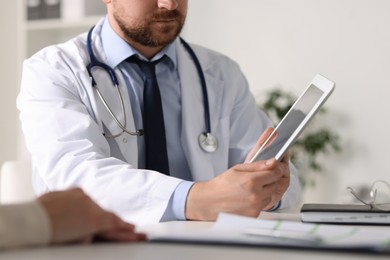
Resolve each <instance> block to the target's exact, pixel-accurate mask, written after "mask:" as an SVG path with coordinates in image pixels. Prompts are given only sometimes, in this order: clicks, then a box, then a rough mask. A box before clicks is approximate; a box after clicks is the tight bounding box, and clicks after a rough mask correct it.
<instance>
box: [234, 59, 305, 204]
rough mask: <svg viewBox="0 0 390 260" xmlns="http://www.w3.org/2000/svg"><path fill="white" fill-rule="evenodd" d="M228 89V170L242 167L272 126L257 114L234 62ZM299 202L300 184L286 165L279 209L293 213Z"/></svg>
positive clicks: (292, 168) (249, 93)
mask: <svg viewBox="0 0 390 260" xmlns="http://www.w3.org/2000/svg"><path fill="white" fill-rule="evenodd" d="M230 64H231V65H230V74H231V75H234V76H233V77H230V78H231V79H232V80H231V81H230V82H228V84H230V85H229V87H228V88H229V89H233V91H236V93H235V94H234V95H229V96H230V97H234V98H232V99H231V100H230V101H229V100H228V101H227V102H231V103H232V104H231V105H229V106H230V107H232V111H231V115H230V136H231V138H230V151H229V167H231V166H233V165H235V164H237V163H242V162H243V161H244V160H245V158H246V156H247V154H248V153H249V151H250V150H251V149H252V147H253V145H254V144H255V143H256V141H257V139H258V138H259V137H260V135H261V134H262V132H263V131H264V130H265V129H266V127H270V126H272V124H271V122H270V120H269V118H268V117H267V116H266V115H265V113H264V112H263V111H262V110H260V109H259V108H258V106H257V104H256V101H255V98H254V97H253V95H252V93H251V92H250V89H249V86H248V82H247V80H246V78H245V77H244V75H243V73H242V72H241V70H240V68H239V66H238V65H237V64H236V63H235V62H230ZM299 200H300V184H299V179H298V176H297V170H296V168H295V167H294V165H292V164H291V163H290V186H289V188H288V190H287V191H286V193H285V194H284V196H283V198H282V201H281V205H280V207H279V208H280V209H288V208H289V209H293V208H295V207H296V206H297V205H298V203H299Z"/></svg>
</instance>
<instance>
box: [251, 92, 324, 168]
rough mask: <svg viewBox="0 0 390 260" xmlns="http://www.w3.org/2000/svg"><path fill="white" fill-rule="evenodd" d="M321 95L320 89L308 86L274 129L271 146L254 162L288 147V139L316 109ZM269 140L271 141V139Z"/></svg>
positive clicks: (267, 157) (272, 155)
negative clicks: (274, 133)
mask: <svg viewBox="0 0 390 260" xmlns="http://www.w3.org/2000/svg"><path fill="white" fill-rule="evenodd" d="M323 94H324V92H323V91H322V90H321V89H319V88H318V87H316V86H315V85H313V84H310V85H309V87H308V88H307V89H306V91H305V92H304V93H303V95H302V96H301V97H300V99H298V100H297V101H296V103H295V104H294V105H293V106H292V108H291V109H290V110H289V112H288V113H287V114H286V116H285V117H284V118H283V120H282V121H281V122H280V123H279V125H278V126H277V127H276V129H275V130H276V132H277V137H276V139H275V140H274V141H273V142H272V144H271V145H269V146H268V147H267V148H266V149H264V150H263V151H261V152H260V154H259V155H258V156H257V158H256V159H254V161H258V160H267V159H270V158H274V157H276V156H277V155H278V152H279V151H281V149H282V148H283V146H285V145H286V144H287V145H288V144H289V143H291V142H292V141H294V140H290V142H287V141H288V139H289V138H290V137H291V136H292V135H293V133H294V131H296V130H297V129H298V128H299V126H300V125H301V124H302V122H303V121H304V119H305V118H306V117H307V116H308V115H309V113H310V112H311V111H312V110H313V109H315V108H316V107H318V106H316V104H317V103H318V102H319V101H320V100H321V98H322V96H323ZM299 130H302V129H298V131H299ZM297 136H298V135H297ZM297 136H296V137H297ZM269 139H270V140H272V138H269ZM277 159H278V158H277Z"/></svg>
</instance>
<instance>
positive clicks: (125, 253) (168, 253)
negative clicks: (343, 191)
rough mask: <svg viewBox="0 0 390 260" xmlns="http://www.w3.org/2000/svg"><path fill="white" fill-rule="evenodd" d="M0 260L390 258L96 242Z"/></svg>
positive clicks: (185, 225) (152, 229)
mask: <svg viewBox="0 0 390 260" xmlns="http://www.w3.org/2000/svg"><path fill="white" fill-rule="evenodd" d="M298 217H299V215H296V214H278V215H275V213H274V214H263V216H262V218H265V219H275V218H282V219H297V218H298ZM212 225H213V223H211V222H192V221H174V222H167V223H160V224H156V225H150V226H143V227H140V228H139V230H140V231H144V232H147V233H154V234H156V233H159V232H167V231H174V230H175V229H179V230H183V229H197V230H199V229H207V228H210V227H211V226H212ZM0 259H1V260H3V259H18V260H23V259H28V260H31V259H37V260H38V259H39V260H46V259H47V260H48V259H58V260H61V259H64V260H65V259H66V260H68V259H72V260H73V259H93V260H97V259H129V260H130V259H134V260H136V259H142V260H148V259H153V260H176V259H186V260H192V259H194V260H204V259H223V260H230V259H232V260H233V259H234V260H237V259H242V260H249V259H257V260H258V259H264V260H279V259H288V260H305V259H308V260H313V259H315V260H327V259H329V260H335V259H345V260H347V259H351V260H352V259H353V260H356V259H357V260H359V259H390V256H389V255H375V254H361V253H353V252H351V253H346V252H342V253H341V252H332V251H329V252H327V251H310V250H298V249H281V248H260V247H259V248H255V247H245V246H222V245H199V244H198V245H196V244H173V243H172V244H171V243H169V244H168V243H148V242H143V243H134V244H118V243H98V244H93V245H69V246H57V247H40V248H24V249H17V250H9V251H3V252H0Z"/></svg>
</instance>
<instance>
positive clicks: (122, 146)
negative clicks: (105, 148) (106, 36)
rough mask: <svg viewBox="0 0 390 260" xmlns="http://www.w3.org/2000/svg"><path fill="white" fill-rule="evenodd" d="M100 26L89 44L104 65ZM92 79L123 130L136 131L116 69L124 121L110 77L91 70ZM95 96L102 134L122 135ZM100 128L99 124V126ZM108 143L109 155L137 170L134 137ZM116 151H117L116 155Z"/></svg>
mask: <svg viewBox="0 0 390 260" xmlns="http://www.w3.org/2000/svg"><path fill="white" fill-rule="evenodd" d="M101 25H102V23H101V22H99V23H98V24H97V25H96V27H95V29H94V33H93V38H92V42H93V45H94V50H95V55H96V57H97V59H98V60H99V61H102V62H104V63H106V62H107V58H106V56H105V54H104V51H103V47H102V45H101V40H100V38H96V37H99V36H98V35H100V30H101ZM92 73H93V75H94V78H95V81H96V83H97V87H98V88H99V90H100V92H101V93H102V96H103V97H104V99H105V100H106V102H107V103H108V106H109V107H110V109H111V110H112V112H113V114H114V115H115V116H116V117H117V118H118V120H119V122H121V123H122V124H124V122H126V129H128V130H130V131H135V124H134V118H133V112H132V109H131V105H130V97H129V93H128V90H127V87H126V82H125V80H124V78H123V75H122V72H121V71H120V70H119V69H118V68H115V74H116V76H117V78H118V82H119V86H118V87H119V89H120V91H121V95H122V100H123V104H124V107H125V113H126V119H125V118H124V113H123V111H122V104H121V101H120V99H119V96H118V92H117V89H116V87H115V86H114V85H113V83H112V80H111V77H110V76H109V74H108V73H107V72H106V71H105V70H103V69H101V68H99V67H98V68H96V69H93V72H92ZM94 93H95V100H96V103H97V107H98V115H97V118H98V119H97V120H98V121H99V118H100V120H101V121H103V124H104V126H103V128H104V129H105V131H107V129H109V131H110V133H111V134H117V133H119V132H120V131H121V129H120V128H119V126H118V124H117V123H116V122H115V120H114V119H113V118H112V116H111V115H110V113H109V112H108V111H107V109H106V107H105V106H104V104H103V102H102V101H101V100H100V98H99V96H98V94H97V91H94ZM98 123H99V124H101V122H98ZM107 140H108V141H109V142H110V147H111V149H112V150H113V151H112V154H115V156H116V157H119V158H122V159H123V160H125V161H127V162H128V163H130V164H131V165H133V166H134V167H137V165H138V144H137V137H136V136H130V135H129V134H127V133H124V134H122V135H121V136H119V137H117V138H107ZM117 149H119V151H115V150H117Z"/></svg>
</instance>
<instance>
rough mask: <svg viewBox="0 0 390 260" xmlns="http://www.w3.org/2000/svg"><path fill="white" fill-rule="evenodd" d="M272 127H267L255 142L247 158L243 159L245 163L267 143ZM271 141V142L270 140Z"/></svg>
mask: <svg viewBox="0 0 390 260" xmlns="http://www.w3.org/2000/svg"><path fill="white" fill-rule="evenodd" d="M273 130H274V129H273V128H272V127H268V128H267V129H265V130H264V132H263V133H262V134H261V135H260V137H259V139H258V140H257V142H256V144H255V145H254V147H253V148H252V149H251V151H250V152H249V153H248V156H247V157H246V159H245V162H249V160H250V159H252V157H253V156H254V155H255V154H256V152H257V151H258V150H259V149H260V147H261V146H262V145H263V144H264V143H265V142H266V141H267V139H268V138H269V137H270V135H271V134H272V132H273ZM270 141H273V140H270Z"/></svg>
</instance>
